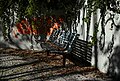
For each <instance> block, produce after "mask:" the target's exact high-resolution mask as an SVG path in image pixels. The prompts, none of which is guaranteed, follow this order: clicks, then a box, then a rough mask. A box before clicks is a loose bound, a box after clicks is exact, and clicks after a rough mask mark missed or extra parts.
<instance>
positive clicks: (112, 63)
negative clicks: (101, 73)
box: [107, 46, 120, 81]
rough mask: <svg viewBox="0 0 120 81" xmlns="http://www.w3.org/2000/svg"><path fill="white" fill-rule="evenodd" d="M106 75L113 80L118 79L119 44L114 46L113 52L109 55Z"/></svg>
mask: <svg viewBox="0 0 120 81" xmlns="http://www.w3.org/2000/svg"><path fill="white" fill-rule="evenodd" d="M107 74H108V75H110V76H111V77H112V78H113V79H114V80H115V81H119V80H120V46H116V47H115V48H114V53H113V54H112V55H111V56H110V57H109V67H108V73H107Z"/></svg>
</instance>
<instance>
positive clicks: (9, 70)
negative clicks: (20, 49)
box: [0, 53, 111, 81]
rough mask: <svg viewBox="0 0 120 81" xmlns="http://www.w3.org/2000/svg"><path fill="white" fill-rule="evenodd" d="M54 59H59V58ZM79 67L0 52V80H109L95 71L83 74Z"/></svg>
mask: <svg viewBox="0 0 120 81" xmlns="http://www.w3.org/2000/svg"><path fill="white" fill-rule="evenodd" d="M37 57H38V56H37ZM48 60H49V58H48ZM54 60H56V61H57V60H58V61H59V58H58V59H54ZM79 68H80V67H78V66H75V65H73V64H68V65H67V66H66V67H63V66H61V65H59V64H58V66H57V65H53V62H52V61H51V62H49V64H48V63H46V61H43V60H40V58H33V57H25V58H24V57H22V56H19V55H11V54H6V53H5V54H0V81H89V80H90V81H106V80H108V81H111V79H109V78H107V79H105V78H100V77H99V76H98V75H96V74H97V71H95V73H94V74H92V75H91V73H92V72H88V73H86V74H84V72H83V71H82V69H80V70H79ZM86 68H87V67H86ZM72 69H73V70H74V71H73V70H72ZM84 69H85V68H84ZM89 69H91V70H93V68H89ZM85 71H88V70H85ZM88 75H89V76H88ZM94 76H95V77H94ZM97 76H98V77H97ZM102 76H104V75H102Z"/></svg>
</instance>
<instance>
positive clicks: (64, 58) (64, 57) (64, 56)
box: [63, 55, 66, 66]
mask: <svg viewBox="0 0 120 81" xmlns="http://www.w3.org/2000/svg"><path fill="white" fill-rule="evenodd" d="M65 63H66V55H63V66H65Z"/></svg>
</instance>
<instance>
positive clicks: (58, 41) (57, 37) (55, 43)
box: [42, 31, 72, 55]
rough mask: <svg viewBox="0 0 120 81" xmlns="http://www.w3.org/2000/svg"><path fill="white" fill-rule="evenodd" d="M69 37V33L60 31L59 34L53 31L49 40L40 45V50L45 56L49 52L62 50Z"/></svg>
mask: <svg viewBox="0 0 120 81" xmlns="http://www.w3.org/2000/svg"><path fill="white" fill-rule="evenodd" d="M71 35H72V34H71V33H70V32H69V31H60V32H59V33H58V32H57V33H56V31H54V32H53V33H52V34H51V36H50V38H49V40H48V41H46V42H44V43H42V48H43V49H44V51H46V52H47V55H49V51H51V50H64V49H66V47H67V45H68V43H69V41H70V40H69V38H71V37H72V36H71Z"/></svg>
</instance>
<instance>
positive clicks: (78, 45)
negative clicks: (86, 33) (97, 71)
mask: <svg viewBox="0 0 120 81" xmlns="http://www.w3.org/2000/svg"><path fill="white" fill-rule="evenodd" d="M50 53H57V54H61V55H63V66H65V63H66V59H69V60H70V61H72V62H73V63H74V64H76V65H83V66H91V57H92V45H91V43H90V42H87V41H84V40H81V39H78V37H76V38H74V40H73V41H72V42H71V45H69V47H68V48H67V49H66V50H64V51H50Z"/></svg>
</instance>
